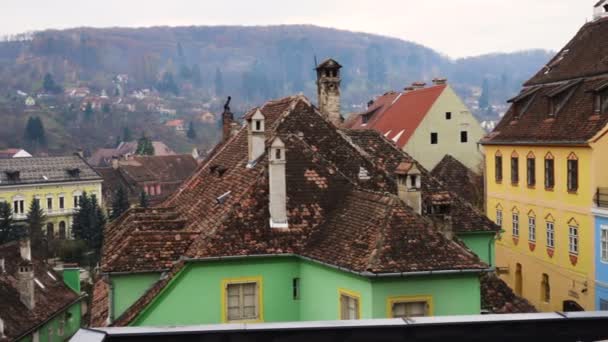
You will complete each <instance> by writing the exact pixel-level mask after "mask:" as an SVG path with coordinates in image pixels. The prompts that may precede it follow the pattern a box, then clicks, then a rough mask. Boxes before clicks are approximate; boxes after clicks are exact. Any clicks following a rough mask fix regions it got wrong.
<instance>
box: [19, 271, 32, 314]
mask: <svg viewBox="0 0 608 342" xmlns="http://www.w3.org/2000/svg"><path fill="white" fill-rule="evenodd" d="M34 286H35V284H34V265H33V264H32V262H31V261H30V260H28V261H24V262H22V263H21V264H20V265H19V267H18V272H17V287H18V289H19V299H21V302H22V303H23V304H24V305H25V306H27V308H28V309H30V310H32V309H34V307H35V306H36V300H35V299H34Z"/></svg>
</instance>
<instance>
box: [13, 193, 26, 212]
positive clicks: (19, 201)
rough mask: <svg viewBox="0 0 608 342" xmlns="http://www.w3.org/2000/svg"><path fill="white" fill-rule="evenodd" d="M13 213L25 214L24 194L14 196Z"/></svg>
mask: <svg viewBox="0 0 608 342" xmlns="http://www.w3.org/2000/svg"><path fill="white" fill-rule="evenodd" d="M13 213H15V214H17V215H21V214H25V200H24V199H23V197H22V196H15V197H14V198H13Z"/></svg>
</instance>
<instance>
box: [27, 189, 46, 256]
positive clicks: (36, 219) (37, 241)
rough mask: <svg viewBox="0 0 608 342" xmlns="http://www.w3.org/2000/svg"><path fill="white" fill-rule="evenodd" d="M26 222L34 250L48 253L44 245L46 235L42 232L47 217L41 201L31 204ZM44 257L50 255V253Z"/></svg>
mask: <svg viewBox="0 0 608 342" xmlns="http://www.w3.org/2000/svg"><path fill="white" fill-rule="evenodd" d="M25 222H26V223H27V234H28V236H29V237H30V241H31V244H32V250H33V251H39V252H40V251H47V246H46V245H45V244H44V243H43V241H44V233H43V231H42V230H43V228H44V224H45V222H46V215H45V214H44V211H43V210H42V208H41V207H40V200H39V199H37V200H34V201H32V203H31V204H30V208H29V210H28V212H27V216H26V219H25ZM44 255H48V253H45V254H44Z"/></svg>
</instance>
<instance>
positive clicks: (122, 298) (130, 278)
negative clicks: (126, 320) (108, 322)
mask: <svg viewBox="0 0 608 342" xmlns="http://www.w3.org/2000/svg"><path fill="white" fill-rule="evenodd" d="M159 278H160V273H136V274H130V275H118V276H117V275H113V276H111V277H110V280H111V282H112V287H113V291H114V302H113V308H114V315H113V317H114V318H118V317H119V316H120V315H121V314H122V313H123V312H125V310H127V309H128V308H129V307H130V306H131V305H132V304H133V303H135V301H136V300H138V299H139V297H141V296H142V295H143V294H144V293H146V290H148V289H149V288H150V287H151V286H152V285H153V284H154V283H155V282H156V281H157V280H158V279H159Z"/></svg>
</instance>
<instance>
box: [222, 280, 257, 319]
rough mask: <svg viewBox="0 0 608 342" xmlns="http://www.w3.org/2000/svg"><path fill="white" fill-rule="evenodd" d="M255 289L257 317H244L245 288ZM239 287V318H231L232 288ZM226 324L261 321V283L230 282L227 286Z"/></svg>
mask: <svg viewBox="0 0 608 342" xmlns="http://www.w3.org/2000/svg"><path fill="white" fill-rule="evenodd" d="M247 285H249V286H251V285H253V287H254V291H255V292H254V299H253V300H254V304H255V315H254V317H245V316H244V310H245V306H244V300H245V299H244V297H245V295H244V292H243V291H244V287H245V286H247ZM231 287H237V288H238V289H239V317H237V318H231V317H230V288H231ZM225 296H226V304H225V305H226V322H246V321H257V320H259V319H260V310H261V308H260V300H259V299H260V283H259V282H256V281H247V282H229V283H227V284H226V294H225Z"/></svg>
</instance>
